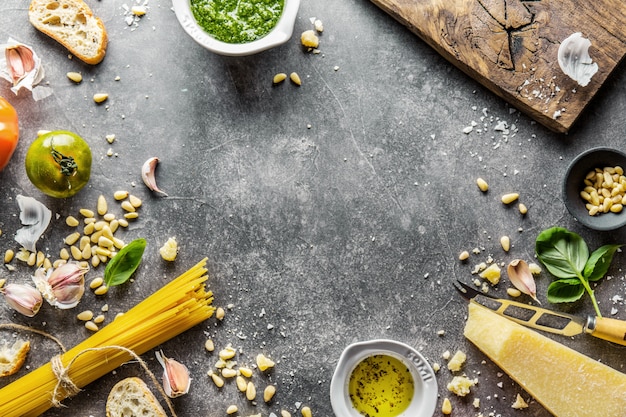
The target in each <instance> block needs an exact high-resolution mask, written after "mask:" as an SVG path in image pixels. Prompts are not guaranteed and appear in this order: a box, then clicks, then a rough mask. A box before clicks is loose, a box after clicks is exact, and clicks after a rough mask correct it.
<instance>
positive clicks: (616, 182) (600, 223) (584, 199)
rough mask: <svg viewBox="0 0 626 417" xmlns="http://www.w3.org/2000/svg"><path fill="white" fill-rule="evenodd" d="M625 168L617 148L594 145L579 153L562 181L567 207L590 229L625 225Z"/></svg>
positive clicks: (622, 153)
mask: <svg viewBox="0 0 626 417" xmlns="http://www.w3.org/2000/svg"><path fill="white" fill-rule="evenodd" d="M624 169H626V153H624V152H622V151H619V150H617V149H611V148H606V147H600V148H593V149H589V150H587V151H585V152H583V153H581V154H580V155H578V156H577V157H576V158H575V159H574V160H573V161H572V162H571V163H570V165H569V167H568V168H567V171H566V174H565V179H564V181H563V200H564V202H565V206H566V207H567V210H568V211H569V212H570V213H571V215H572V216H574V218H576V220H578V221H579V222H580V223H581V224H583V225H584V226H586V227H588V228H590V229H593V230H599V231H608V230H615V229H618V228H620V227H623V226H624V225H626V175H625V173H624ZM622 199H623V201H622ZM609 200H610V201H609ZM618 200H619V201H618Z"/></svg>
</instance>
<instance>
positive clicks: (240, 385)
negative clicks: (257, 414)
mask: <svg viewBox="0 0 626 417" xmlns="http://www.w3.org/2000/svg"><path fill="white" fill-rule="evenodd" d="M236 382H237V389H238V390H239V391H241V392H246V389H247V388H248V382H247V381H246V380H245V379H244V378H243V377H242V376H238V377H237V379H236Z"/></svg>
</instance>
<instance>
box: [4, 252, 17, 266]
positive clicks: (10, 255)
mask: <svg viewBox="0 0 626 417" xmlns="http://www.w3.org/2000/svg"><path fill="white" fill-rule="evenodd" d="M14 256H15V252H13V250H11V249H7V250H6V252H4V263H5V264H8V263H9V262H11V261H12V260H13V257H14Z"/></svg>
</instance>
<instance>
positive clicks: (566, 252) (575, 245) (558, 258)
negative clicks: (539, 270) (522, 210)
mask: <svg viewBox="0 0 626 417" xmlns="http://www.w3.org/2000/svg"><path fill="white" fill-rule="evenodd" d="M535 251H536V252H537V257H538V258H539V260H540V261H541V262H542V263H543V264H544V265H545V267H546V269H547V270H548V271H549V272H550V273H551V274H552V275H554V276H555V277H557V278H576V277H578V276H579V275H581V274H582V271H583V269H584V268H585V264H586V262H587V259H588V258H589V249H588V248H587V244H586V243H585V241H584V240H583V238H581V237H580V236H579V235H577V234H576V233H573V232H570V231H568V230H567V229H564V228H562V227H552V228H550V229H547V230H544V231H543V232H541V233H540V234H539V236H538V237H537V240H536V242H535Z"/></svg>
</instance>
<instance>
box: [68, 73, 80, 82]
mask: <svg viewBox="0 0 626 417" xmlns="http://www.w3.org/2000/svg"><path fill="white" fill-rule="evenodd" d="M65 75H66V76H67V78H68V79H69V80H71V81H74V82H75V83H76V84H78V83H80V82H81V81H82V80H83V76H82V75H81V73H80V72H68V73H67V74H65Z"/></svg>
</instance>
